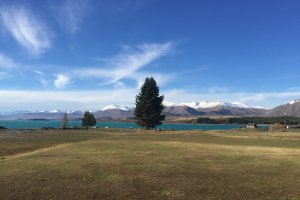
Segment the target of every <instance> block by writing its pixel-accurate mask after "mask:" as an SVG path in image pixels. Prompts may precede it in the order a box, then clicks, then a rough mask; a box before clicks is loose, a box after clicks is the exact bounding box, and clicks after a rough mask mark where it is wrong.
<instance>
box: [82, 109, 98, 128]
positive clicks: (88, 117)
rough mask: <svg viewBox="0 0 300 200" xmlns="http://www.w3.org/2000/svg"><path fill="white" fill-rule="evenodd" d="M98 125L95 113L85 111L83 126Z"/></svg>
mask: <svg viewBox="0 0 300 200" xmlns="http://www.w3.org/2000/svg"><path fill="white" fill-rule="evenodd" d="M95 125H96V119H95V117H94V115H93V113H90V112H89V111H85V113H84V116H83V119H82V126H86V127H90V126H95Z"/></svg>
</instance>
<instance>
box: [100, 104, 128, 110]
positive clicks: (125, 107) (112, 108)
mask: <svg viewBox="0 0 300 200" xmlns="http://www.w3.org/2000/svg"><path fill="white" fill-rule="evenodd" d="M105 110H123V111H128V110H130V108H129V107H127V106H118V105H109V106H106V107H104V108H102V109H101V111H105Z"/></svg>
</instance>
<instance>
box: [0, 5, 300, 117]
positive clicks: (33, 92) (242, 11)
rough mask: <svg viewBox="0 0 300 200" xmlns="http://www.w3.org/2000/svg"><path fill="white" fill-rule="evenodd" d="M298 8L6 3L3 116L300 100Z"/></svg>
mask: <svg viewBox="0 0 300 200" xmlns="http://www.w3.org/2000/svg"><path fill="white" fill-rule="evenodd" d="M299 10H300V1H298V0H251V1H246V0H226V1H224V0H164V1H161V0H41V1H38V0H0V112H5V111H15V110H51V109H61V110H87V109H88V110H99V109H101V108H102V107H104V106H107V105H111V104H116V105H120V106H133V105H134V104H135V96H136V95H137V94H138V92H139V91H140V87H141V85H142V84H143V81H144V80H145V78H146V77H150V76H152V77H154V78H155V80H156V81H157V83H158V86H159V88H160V94H162V95H164V97H165V100H167V101H171V102H175V103H182V102H192V101H220V102H237V101H238V102H242V103H245V104H249V105H253V106H261V107H264V108H272V107H275V106H278V105H280V104H283V103H286V102H287V101H289V100H293V99H297V98H300V12H299Z"/></svg>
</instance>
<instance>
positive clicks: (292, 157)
mask: <svg viewBox="0 0 300 200" xmlns="http://www.w3.org/2000/svg"><path fill="white" fill-rule="evenodd" d="M299 143H300V133H299V132H284V133H272V132H265V133H264V132H239V131H234V132H233V131H231V132H228V131H219V132H216V131H209V132H201V131H189V132H181V131H176V132H167V131H166V132H164V131H162V132H156V131H144V132H137V130H113V129H89V130H42V131H41V132H38V131H37V130H32V131H27V132H23V131H14V130H1V131H0V183H1V187H0V194H1V200H5V199H300V145H299Z"/></svg>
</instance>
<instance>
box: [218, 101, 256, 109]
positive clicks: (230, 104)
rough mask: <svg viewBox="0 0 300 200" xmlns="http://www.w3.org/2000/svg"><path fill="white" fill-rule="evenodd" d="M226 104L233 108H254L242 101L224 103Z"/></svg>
mask: <svg viewBox="0 0 300 200" xmlns="http://www.w3.org/2000/svg"><path fill="white" fill-rule="evenodd" d="M224 106H226V107H233V108H253V107H252V106H249V105H246V104H244V103H241V102H232V103H224Z"/></svg>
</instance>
